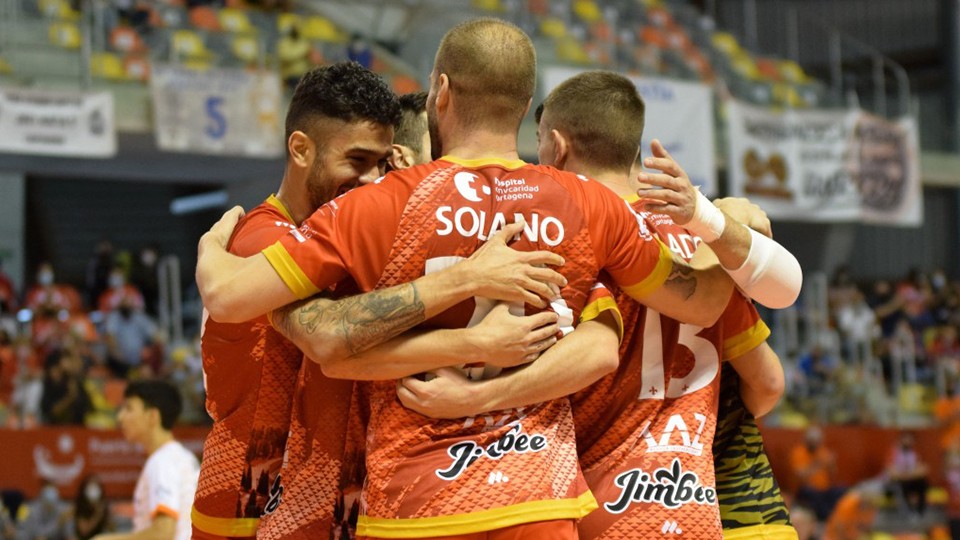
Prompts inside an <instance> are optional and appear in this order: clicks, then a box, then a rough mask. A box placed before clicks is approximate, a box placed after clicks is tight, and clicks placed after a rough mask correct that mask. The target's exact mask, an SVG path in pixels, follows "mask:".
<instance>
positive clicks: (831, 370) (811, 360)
mask: <svg viewBox="0 0 960 540" xmlns="http://www.w3.org/2000/svg"><path fill="white" fill-rule="evenodd" d="M798 367H799V368H800V371H801V372H802V373H803V376H804V378H805V379H806V381H807V386H808V387H809V388H810V392H811V393H812V394H813V395H815V396H816V395H822V394H823V393H824V392H826V391H827V390H828V389H830V388H831V387H832V384H833V380H834V374H835V373H836V371H837V368H838V367H839V363H838V362H837V359H836V358H834V357H833V356H832V355H830V353H828V352H827V351H826V349H825V348H824V347H823V346H821V345H820V344H819V343H816V344H814V345H813V347H811V348H810V350H809V351H807V352H806V354H804V355H803V356H801V357H800V361H799V363H798Z"/></svg>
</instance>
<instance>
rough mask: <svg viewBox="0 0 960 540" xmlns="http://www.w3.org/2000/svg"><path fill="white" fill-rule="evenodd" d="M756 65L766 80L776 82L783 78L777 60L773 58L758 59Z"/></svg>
mask: <svg viewBox="0 0 960 540" xmlns="http://www.w3.org/2000/svg"><path fill="white" fill-rule="evenodd" d="M756 64H757V71H758V72H759V73H760V76H761V77H763V78H764V79H766V80H768V81H774V82H776V81H779V80H780V79H781V78H782V77H781V75H780V69H779V67H778V66H777V61H776V60H774V59H772V58H757V59H756Z"/></svg>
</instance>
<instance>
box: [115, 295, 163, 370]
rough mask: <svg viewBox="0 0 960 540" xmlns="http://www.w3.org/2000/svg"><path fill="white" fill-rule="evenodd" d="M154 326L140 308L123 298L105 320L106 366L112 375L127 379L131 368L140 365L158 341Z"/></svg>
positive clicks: (141, 307) (140, 306) (156, 330)
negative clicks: (151, 345)
mask: <svg viewBox="0 0 960 540" xmlns="http://www.w3.org/2000/svg"><path fill="white" fill-rule="evenodd" d="M157 333H158V329H157V325H156V323H155V322H154V321H153V320H152V319H151V318H150V317H148V316H147V314H146V313H144V312H143V306H142V305H137V304H136V303H135V302H134V301H133V300H131V299H129V298H124V299H122V300H121V301H120V304H119V306H117V309H115V310H113V311H111V312H110V313H109V314H108V315H107V318H106V321H105V334H106V341H107V366H108V367H109V368H110V370H111V371H112V372H113V373H114V375H116V376H118V377H121V378H126V376H127V373H128V372H129V371H130V370H131V369H137V368H139V367H140V365H141V364H142V363H143V356H144V352H145V349H146V348H147V346H148V345H150V344H151V343H152V342H153V341H154V340H155V339H156V338H157Z"/></svg>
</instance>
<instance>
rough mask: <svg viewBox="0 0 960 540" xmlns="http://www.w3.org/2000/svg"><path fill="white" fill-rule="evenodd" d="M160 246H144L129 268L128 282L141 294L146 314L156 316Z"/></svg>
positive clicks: (158, 296)
mask: <svg viewBox="0 0 960 540" xmlns="http://www.w3.org/2000/svg"><path fill="white" fill-rule="evenodd" d="M159 263H160V248H159V247H158V246H156V245H155V244H151V245H149V246H146V247H144V248H143V249H141V250H140V253H139V255H138V257H137V258H136V260H134V261H133V268H131V270H130V282H131V283H132V284H133V286H134V287H136V288H138V289H140V292H141V293H142V294H143V302H144V308H145V310H146V312H147V315H150V316H151V317H157V316H158V315H159V312H158V311H157V304H158V303H159V301H160V267H159Z"/></svg>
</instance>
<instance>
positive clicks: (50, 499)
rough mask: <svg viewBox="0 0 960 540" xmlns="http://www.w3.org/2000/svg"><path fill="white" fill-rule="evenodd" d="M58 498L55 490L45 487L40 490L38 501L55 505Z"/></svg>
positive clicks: (51, 487)
mask: <svg viewBox="0 0 960 540" xmlns="http://www.w3.org/2000/svg"><path fill="white" fill-rule="evenodd" d="M59 498H60V493H59V492H58V491H57V488H55V487H53V486H47V487H45V488H43V489H42V490H40V499H41V500H42V501H44V502H47V503H55V502H57V499H59Z"/></svg>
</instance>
